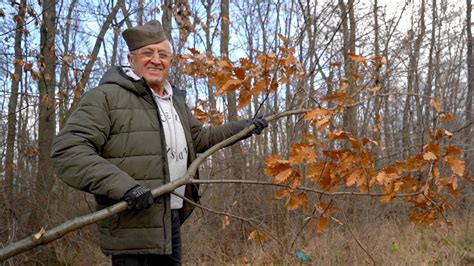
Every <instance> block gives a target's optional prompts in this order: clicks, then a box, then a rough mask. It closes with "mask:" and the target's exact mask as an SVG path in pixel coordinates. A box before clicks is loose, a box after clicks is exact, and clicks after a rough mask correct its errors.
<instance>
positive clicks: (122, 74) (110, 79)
mask: <svg viewBox="0 0 474 266" xmlns="http://www.w3.org/2000/svg"><path fill="white" fill-rule="evenodd" d="M107 84H113V85H118V86H120V87H122V88H124V89H126V90H129V91H131V92H133V93H135V94H138V95H145V94H148V92H147V91H146V89H145V88H146V87H148V86H146V81H145V80H144V79H143V78H140V77H139V76H137V75H136V74H135V73H133V71H132V69H131V68H130V67H127V66H118V67H114V68H111V69H109V70H108V71H107V72H106V73H105V74H104V76H103V77H102V79H101V80H100V83H99V85H107Z"/></svg>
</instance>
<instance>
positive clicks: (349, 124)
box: [339, 0, 358, 137]
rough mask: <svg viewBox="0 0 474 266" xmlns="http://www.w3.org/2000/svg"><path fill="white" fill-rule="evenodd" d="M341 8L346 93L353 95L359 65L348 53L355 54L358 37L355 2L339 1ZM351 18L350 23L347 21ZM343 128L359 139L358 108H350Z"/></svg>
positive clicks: (345, 114) (347, 110)
mask: <svg viewBox="0 0 474 266" xmlns="http://www.w3.org/2000/svg"><path fill="white" fill-rule="evenodd" d="M339 7H340V9H341V16H343V17H342V19H343V22H342V34H343V42H344V43H343V46H344V48H343V51H344V72H345V75H346V77H347V79H348V81H349V87H348V88H347V91H346V93H347V94H348V95H352V94H353V93H355V91H356V82H357V80H356V79H355V78H354V77H353V75H352V74H354V73H357V65H356V63H355V62H353V61H351V60H349V58H348V55H347V53H355V37H356V22H355V16H354V0H348V2H347V5H346V4H345V3H344V0H339ZM347 16H348V17H349V21H348V20H347ZM343 128H344V130H345V131H347V132H350V133H351V134H352V135H353V136H355V137H357V131H358V130H357V107H356V106H354V107H348V108H347V109H346V111H345V112H344V116H343Z"/></svg>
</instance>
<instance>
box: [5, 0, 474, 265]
mask: <svg viewBox="0 0 474 266" xmlns="http://www.w3.org/2000/svg"><path fill="white" fill-rule="evenodd" d="M471 11H472V8H471V0H466V1H465V2H464V1H447V0H407V1H377V0H373V1H363V0H359V1H355V0H347V1H344V0H338V1H330V0H327V1H309V0H260V1H258V0H252V1H229V0H220V1H217V0H175V1H171V0H163V1H157V0H154V1H144V0H139V1H128V0H127V1H125V0H94V1H88V0H81V1H78V0H63V1H51V0H43V1H30V0H20V1H6V0H2V2H1V3H0V22H1V25H2V27H1V29H0V37H1V38H0V47H1V49H0V73H1V74H0V84H1V85H0V86H1V88H0V110H1V113H0V141H1V143H2V145H1V146H0V187H1V188H2V193H1V194H0V195H1V196H0V206H1V208H0V248H2V247H6V246H8V245H9V244H11V243H14V242H15V241H17V240H19V239H22V238H25V237H28V236H30V235H32V234H34V233H37V232H38V231H40V229H41V228H45V229H46V230H47V229H50V228H52V227H54V226H55V225H58V224H60V223H62V222H64V221H67V220H69V219H71V218H73V217H77V216H80V215H84V214H87V213H91V212H93V211H94V209H95V207H94V202H93V198H92V197H91V195H88V194H86V193H82V192H79V191H75V190H73V189H71V188H69V187H67V186H65V185H64V184H63V183H62V182H61V181H59V180H58V179H57V178H56V177H55V175H54V170H53V168H52V165H51V161H50V158H49V155H50V149H51V143H52V139H53V137H54V135H55V134H56V132H57V131H58V130H59V129H60V128H61V127H62V126H63V125H64V123H65V122H66V121H67V117H68V116H69V115H70V114H71V113H72V112H73V111H74V109H75V108H76V106H77V104H78V102H79V100H80V97H81V95H82V94H83V93H84V92H85V91H87V90H89V89H91V88H93V87H94V86H96V85H97V84H98V82H99V80H100V78H101V76H102V75H103V74H104V73H105V71H106V70H107V69H109V68H110V67H114V66H118V65H126V64H127V60H126V55H127V52H128V51H127V48H126V45H125V43H124V41H123V39H122V38H121V36H120V33H121V32H122V31H123V30H124V29H125V28H127V27H131V26H134V25H137V24H143V23H145V22H147V21H149V20H151V19H158V20H160V21H162V24H163V26H164V28H165V29H169V32H170V37H171V39H172V40H173V46H174V50H175V52H176V54H177V55H180V56H179V58H180V60H176V61H175V66H174V68H173V71H172V73H171V77H170V82H171V83H172V84H174V85H175V86H177V87H178V88H181V89H185V90H186V92H187V102H188V104H189V106H191V107H192V108H193V109H194V111H195V114H196V115H197V116H198V117H200V118H201V119H202V120H203V121H204V122H205V123H207V124H216V123H221V122H223V121H224V122H225V121H229V120H235V119H238V118H251V117H253V116H254V115H255V114H256V113H257V112H258V113H260V114H265V115H267V116H269V115H278V114H286V113H285V112H287V111H291V110H296V111H297V112H295V113H294V115H282V116H281V117H277V119H274V120H272V121H271V123H270V126H269V128H268V129H267V130H265V131H264V133H263V134H262V135H260V136H255V137H252V138H250V139H248V140H245V141H243V142H241V143H240V144H238V145H234V146H233V147H231V148H228V149H223V150H219V151H218V152H216V153H214V154H212V156H210V157H209V158H208V159H207V160H206V161H205V162H204V163H203V164H202V165H201V166H200V178H201V179H203V180H209V181H210V182H209V184H201V192H202V201H201V204H202V206H200V207H199V208H198V209H197V210H196V211H195V212H194V213H193V215H192V216H191V218H190V219H189V220H188V221H187V222H186V224H185V225H184V226H183V229H182V232H183V249H184V258H183V261H184V263H190V264H191V263H193V264H194V263H212V264H224V263H229V264H230V263H254V264H265V263H266V264H269V263H289V264H293V263H295V262H298V261H299V262H307V263H315V264H330V263H331V264H333V263H336V264H348V263H351V264H352V263H357V264H359V263H366V262H367V263H374V264H375V263H384V264H385V263H393V262H399V263H400V264H419V263H429V264H433V263H442V264H444V263H446V262H448V263H449V264H451V263H453V264H458V263H461V262H466V261H467V262H468V263H469V261H471V262H472V260H474V258H473V255H472V253H473V251H474V230H473V220H474V219H473V217H472V212H473V210H472V205H473V201H474V196H473V195H474V191H473V186H472V178H471V177H470V175H472V172H473V170H474V164H473V163H472V159H471V158H472V157H473V153H474V145H473V144H474V141H473V140H472V131H473V129H472V125H473V121H474V120H473V118H472V109H473V104H472V97H473V95H472V94H473V89H474V57H473V50H472V46H473V44H474V39H473V38H472V25H473V24H472V18H471ZM242 58H245V59H242ZM246 82H247V83H246ZM247 85H248V86H247ZM309 110H312V112H309V113H308V112H307V111H309ZM305 113H306V115H305ZM362 146H363V147H362ZM316 157H317V158H318V159H316ZM360 158H369V159H367V160H366V161H364V160H362V159H360ZM318 160H321V161H323V162H324V163H321V161H318ZM328 162H330V163H328ZM321 165H323V166H324V167H323V168H318V167H319V166H321ZM414 165H416V166H414ZM326 166H331V167H332V168H327V169H331V171H329V170H327V169H326ZM343 166H344V167H346V168H344V170H341V169H342V167H343ZM361 169H362V170H361ZM327 172H330V173H327ZM331 173H332V174H331ZM351 173H356V174H354V175H351ZM326 174H327V179H324V178H321V177H322V176H325V177H326ZM318 176H319V177H318ZM362 177H363V178H362ZM366 181H367V182H366ZM219 182H221V183H219ZM222 182H227V183H226V184H223V183H222ZM282 187H283V188H282ZM300 188H305V189H306V190H304V189H303V190H301V189H300ZM297 190H298V191H303V192H298V193H296V191H297ZM377 193H378V194H377ZM410 193H412V194H410ZM96 230H97V229H96V226H95V225H91V226H87V227H84V228H82V229H79V230H76V231H74V232H72V233H69V234H67V235H66V236H64V237H63V238H61V239H59V240H57V241H54V242H51V243H49V244H47V245H43V246H41V247H38V248H35V249H32V250H30V251H28V252H24V253H22V254H20V255H17V256H15V257H13V258H10V259H8V260H6V261H5V262H3V263H5V264H6V265H16V264H24V263H32V264H33V263H40V264H43V263H44V264H47V265H49V264H52V263H55V264H73V265H75V264H83V265H89V264H95V265H97V264H108V261H109V259H108V258H107V257H105V256H104V255H103V254H102V253H101V252H100V249H99V246H98V240H97V236H96Z"/></svg>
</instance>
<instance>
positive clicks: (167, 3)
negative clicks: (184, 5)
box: [161, 0, 173, 42]
mask: <svg viewBox="0 0 474 266" xmlns="http://www.w3.org/2000/svg"><path fill="white" fill-rule="evenodd" d="M171 8H172V1H171V0H164V1H163V5H162V6H161V9H162V10H163V16H162V17H161V25H163V30H164V31H165V34H166V36H167V37H168V40H170V42H172V39H171V18H172V17H173V15H172V10H171Z"/></svg>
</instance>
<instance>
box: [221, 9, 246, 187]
mask: <svg viewBox="0 0 474 266" xmlns="http://www.w3.org/2000/svg"><path fill="white" fill-rule="evenodd" d="M229 39H230V36H229V0H221V46H220V53H221V58H222V60H229V57H228V55H229ZM227 104H228V112H229V121H237V119H238V115H237V100H236V95H235V92H229V93H227ZM231 152H232V154H233V155H235V157H234V158H233V161H234V162H236V160H237V159H238V158H239V157H240V156H242V148H241V146H240V143H236V144H235V145H233V146H232V147H231ZM234 165H235V166H236V167H233V175H234V178H242V171H241V169H242V166H241V165H239V164H238V163H235V164H234Z"/></svg>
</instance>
